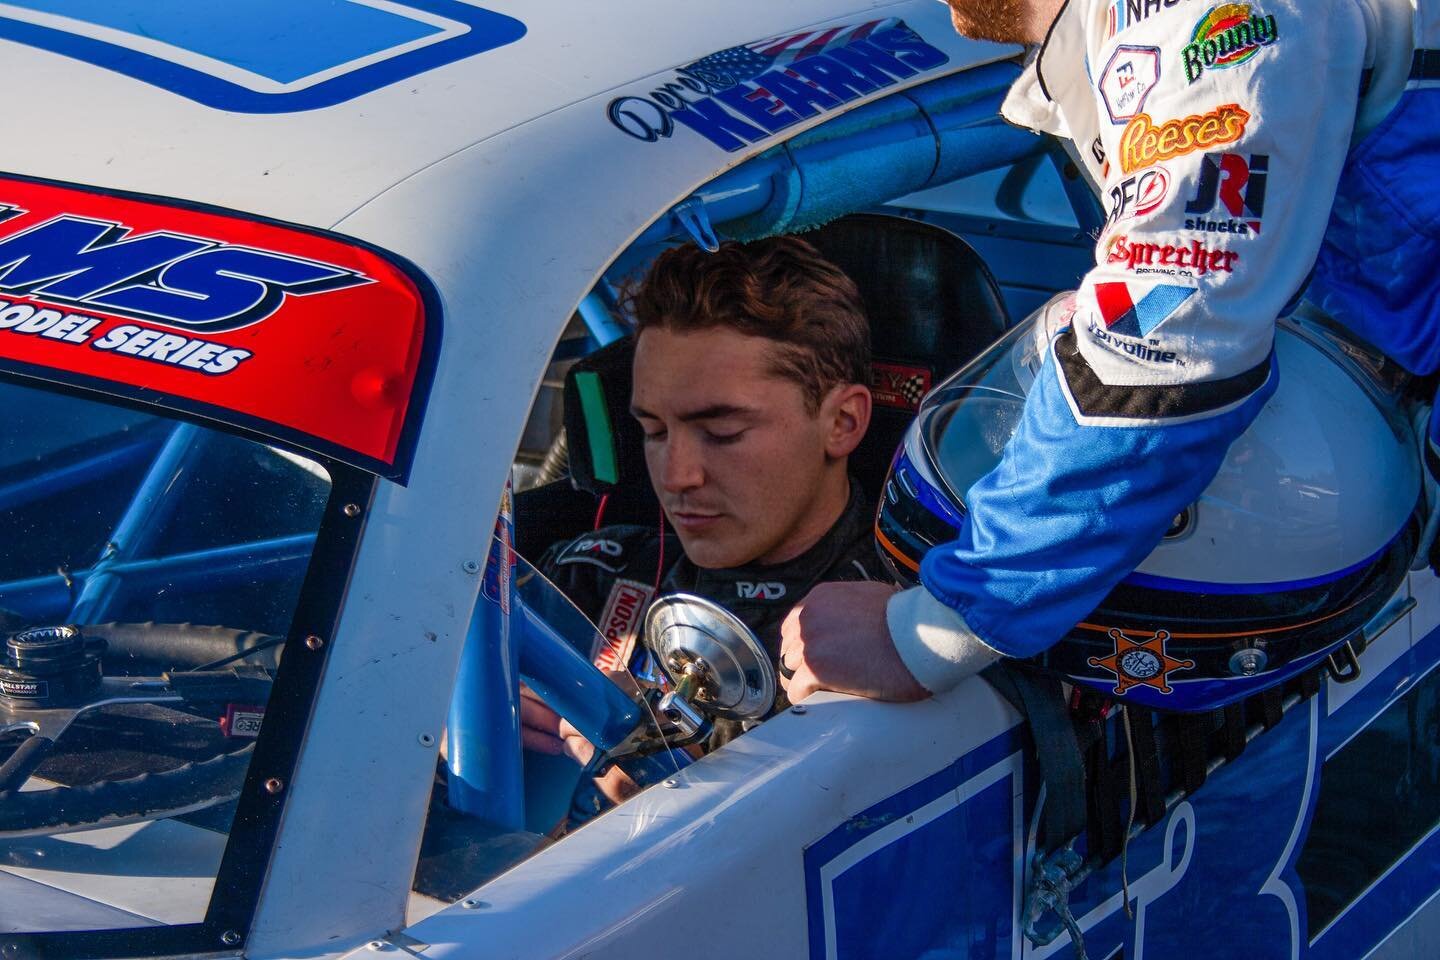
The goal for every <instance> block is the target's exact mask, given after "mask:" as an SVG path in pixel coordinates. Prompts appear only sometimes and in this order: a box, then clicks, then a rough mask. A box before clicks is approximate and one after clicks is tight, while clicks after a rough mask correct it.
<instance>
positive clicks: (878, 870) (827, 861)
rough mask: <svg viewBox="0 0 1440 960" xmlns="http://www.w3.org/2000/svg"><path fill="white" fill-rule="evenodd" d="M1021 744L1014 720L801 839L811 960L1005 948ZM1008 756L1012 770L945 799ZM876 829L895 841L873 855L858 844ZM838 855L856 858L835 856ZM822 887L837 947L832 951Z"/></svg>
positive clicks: (1010, 935) (1003, 953) (990, 953)
mask: <svg viewBox="0 0 1440 960" xmlns="http://www.w3.org/2000/svg"><path fill="white" fill-rule="evenodd" d="M1022 742H1023V740H1022V737H1021V735H1020V732H1019V730H1018V729H1015V730H1011V731H1008V732H1007V733H1005V734H1003V735H1001V736H1000V737H997V738H995V739H994V740H991V741H990V742H989V743H987V744H985V745H983V746H981V747H979V748H977V749H975V750H973V751H971V752H970V753H968V754H966V755H965V756H964V757H962V758H961V759H960V760H958V761H956V762H955V763H953V764H951V765H950V766H949V767H946V768H945V769H944V770H941V771H939V772H938V773H936V774H934V775H932V776H930V777H927V778H926V779H924V780H922V781H921V782H919V783H917V784H915V785H913V786H911V787H909V788H907V789H905V790H902V791H901V792H900V793H898V794H895V795H894V796H892V797H890V798H888V799H886V800H884V801H882V802H881V803H878V804H876V805H874V806H872V807H870V808H869V809H867V810H865V811H863V812H862V813H860V814H858V815H857V816H854V817H852V818H850V819H849V820H848V821H846V822H845V823H844V824H841V825H840V826H839V827H837V828H836V829H835V830H833V831H831V832H830V833H829V834H827V835H826V836H824V837H822V838H821V839H819V840H817V841H816V842H815V843H814V844H812V845H810V846H809V847H807V848H806V850H805V888H806V909H807V913H808V918H807V919H808V927H809V941H810V958H811V960H859V958H869V957H922V956H937V957H938V956H966V957H977V958H979V957H1009V956H1011V950H1012V945H1013V939H1014V935H1015V931H1014V928H1013V913H1012V904H1013V903H1014V896H1015V889H1014V877H1015V874H1014V870H1015V837H1016V833H1017V831H1018V829H1019V825H1018V824H1016V823H1015V799H1014V798H1015V795H1016V793H1017V792H1019V791H1020V790H1021V789H1022V784H1021V782H1020V780H1021V777H1020V776H1019V775H1018V772H1019V770H1020V769H1021V765H1022V764H1023V760H1022V759H1021V756H1020V751H1021V749H1022V747H1021V744H1022ZM1007 761H1010V762H1013V763H1014V764H1015V766H1014V769H1011V770H1006V771H1003V773H1001V775H999V776H998V778H996V779H994V780H993V782H989V783H988V784H985V785H980V786H979V788H978V789H976V790H974V791H973V792H971V793H970V795H969V796H967V797H966V798H965V799H964V800H963V801H961V802H959V803H958V804H955V805H953V806H951V805H950V804H951V803H952V802H953V799H954V798H955V797H956V796H957V794H956V791H957V790H961V789H962V788H963V786H964V785H965V784H966V783H968V782H969V781H971V780H972V779H974V778H975V777H976V776H977V774H981V773H984V772H986V771H992V769H993V768H994V767H995V766H996V765H997V764H1002V765H1003V764H1005V763H1006V762H1007ZM929 804H935V805H936V807H935V808H931V811H930V814H931V815H932V816H933V818H932V819H929V820H928V822H925V821H926V815H925V814H924V813H921V811H923V810H925V808H926V807H927V805H929ZM936 808H938V810H939V813H938V816H936V815H934V814H935V812H936ZM907 818H910V819H907ZM912 820H913V821H920V822H919V823H918V824H917V826H916V827H915V828H914V829H906V828H905V827H904V826H900V825H901V824H905V823H908V822H912ZM897 827H898V829H897ZM882 830H889V831H891V832H892V833H893V834H895V836H894V838H893V839H891V840H890V841H889V842H887V843H885V844H884V845H882V846H879V847H878V848H877V849H875V850H874V851H873V852H870V853H868V854H866V853H865V851H864V848H860V849H858V850H857V845H859V844H862V843H866V842H867V841H871V840H872V838H873V837H874V835H875V834H876V833H877V832H879V831H882ZM842 860H845V861H850V860H853V862H849V863H848V865H845V864H843V863H837V861H842ZM827 868H829V869H828V870H827ZM837 871H838V872H837ZM827 874H833V875H828V876H827ZM827 887H828V893H829V895H830V897H831V899H832V904H833V914H832V915H833V917H834V934H835V939H834V943H835V952H834V953H833V954H832V953H830V952H829V951H828V950H827V935H826V934H827V931H826V911H825V897H826V893H827Z"/></svg>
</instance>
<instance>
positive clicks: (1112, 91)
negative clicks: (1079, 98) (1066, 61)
mask: <svg viewBox="0 0 1440 960" xmlns="http://www.w3.org/2000/svg"><path fill="white" fill-rule="evenodd" d="M1159 82H1160V48H1159V47H1137V46H1131V45H1129V44H1123V43H1122V44H1121V45H1120V46H1118V47H1116V48H1115V52H1114V53H1113V54H1111V56H1110V61H1109V62H1108V63H1107V64H1105V70H1104V72H1103V73H1101V75H1100V98H1101V99H1102V100H1104V101H1105V109H1106V111H1108V112H1109V114H1110V122H1111V123H1115V124H1120V123H1125V122H1126V121H1127V120H1130V119H1132V118H1133V117H1134V116H1135V114H1137V113H1139V112H1140V111H1141V110H1144V109H1145V100H1146V98H1148V97H1149V96H1150V91H1151V90H1153V89H1154V88H1155V85H1156V84H1157V83H1159Z"/></svg>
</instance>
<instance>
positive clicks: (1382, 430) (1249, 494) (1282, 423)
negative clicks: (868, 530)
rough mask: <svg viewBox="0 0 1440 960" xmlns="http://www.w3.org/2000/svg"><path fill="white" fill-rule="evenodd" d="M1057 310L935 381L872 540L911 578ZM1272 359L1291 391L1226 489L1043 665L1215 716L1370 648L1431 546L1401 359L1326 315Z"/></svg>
mask: <svg viewBox="0 0 1440 960" xmlns="http://www.w3.org/2000/svg"><path fill="white" fill-rule="evenodd" d="M1057 299H1058V298H1057ZM1047 310H1048V311H1050V314H1051V316H1053V315H1054V313H1055V302H1054V301H1052V303H1051V304H1050V305H1048V306H1047V307H1046V308H1042V310H1041V311H1037V313H1036V314H1034V315H1032V316H1031V317H1030V318H1029V319H1027V320H1026V321H1025V322H1023V323H1021V324H1020V325H1018V326H1017V327H1016V328H1014V329H1013V330H1011V331H1010V332H1009V333H1008V334H1006V336H1005V337H1003V338H1002V339H1001V340H1000V341H998V342H997V343H996V344H994V345H993V346H992V347H991V348H990V349H988V350H987V351H986V352H984V353H982V354H981V355H980V356H978V357H977V358H976V359H975V360H974V361H972V362H971V363H970V364H969V365H967V366H966V367H965V368H963V369H962V370H960V371H959V372H958V373H956V374H955V375H954V376H952V377H950V378H949V379H948V380H946V381H944V382H943V383H941V384H940V385H939V386H938V387H936V388H935V390H934V391H933V392H932V393H931V394H930V396H929V397H927V398H926V400H925V402H924V403H923V404H922V405H921V408H920V411H919V413H918V415H917V417H916V419H915V422H914V423H913V424H912V425H911V426H910V429H909V431H908V432H907V434H906V436H905V439H904V442H903V443H902V445H901V447H900V449H899V450H898V451H897V452H896V454H895V458H894V460H893V461H892V463H891V467H890V473H889V476H888V477H887V478H886V483H885V487H884V493H883V495H882V497H881V500H880V504H879V508H878V511H877V515H876V526H875V533H876V541H877V544H878V546H879V548H880V553H881V556H882V557H883V558H884V560H885V562H886V563H887V565H888V566H889V567H890V570H891V572H892V573H893V574H894V575H895V576H896V577H897V578H898V579H899V580H900V581H901V582H902V583H906V584H909V585H914V584H915V583H916V582H917V581H918V578H919V569H920V560H921V558H922V557H923V556H924V554H925V552H926V551H927V550H929V548H930V547H932V546H935V545H937V544H941V543H945V542H947V541H949V540H953V539H955V536H956V532H957V530H958V529H959V527H960V525H961V523H962V522H963V520H964V517H965V500H964V495H965V493H966V491H968V490H969V488H970V486H971V484H972V483H974V482H975V481H976V480H978V479H979V478H980V477H981V476H983V475H984V474H985V473H987V472H989V470H990V469H991V468H992V467H993V466H994V465H995V464H996V463H997V462H998V460H999V459H1000V454H1001V451H1002V449H1003V448H1004V446H1005V444H1006V442H1007V441H1008V440H1009V439H1010V436H1011V435H1012V434H1013V433H1014V431H1015V429H1016V427H1017V425H1018V424H1019V422H1020V412H1021V408H1022V406H1023V404H1024V399H1025V395H1026V392H1027V391H1028V390H1029V388H1030V385H1031V384H1032V383H1033V382H1034V379H1035V377H1036V376H1037V374H1038V373H1039V370H1040V365H1041V361H1042V359H1043V353H1044V350H1045V349H1046V343H1045V341H1046V336H1045V334H1046V331H1045V330H1044V329H1043V327H1044V326H1046V324H1045V323H1044V321H1043V319H1042V318H1043V316H1044V315H1045V314H1046V312H1047ZM1275 349H1276V351H1277V354H1278V357H1279V364H1280V369H1281V374H1282V375H1281V377H1280V383H1279V387H1278V389H1277V391H1276V393H1275V395H1274V396H1273V397H1272V398H1271V399H1270V401H1269V402H1268V403H1267V404H1266V405H1265V407H1264V408H1263V409H1262V411H1261V412H1260V414H1259V415H1258V416H1257V418H1256V419H1255V421H1254V422H1253V423H1252V424H1251V425H1250V428H1249V429H1248V430H1247V431H1246V432H1245V433H1244V434H1243V435H1242V436H1241V437H1240V438H1239V439H1238V440H1237V441H1236V442H1235V443H1234V444H1233V445H1232V446H1231V447H1230V450H1229V453H1228V455H1227V457H1226V459H1225V461H1224V463H1223V465H1222V466H1221V468H1220V471H1219V474H1218V475H1217V476H1216V477H1215V479H1214V481H1212V482H1211V484H1210V486H1209V487H1207V488H1206V490H1205V491H1204V493H1203V494H1202V495H1201V496H1200V499H1199V500H1198V501H1197V502H1195V503H1193V504H1191V505H1189V506H1188V507H1187V508H1186V509H1185V510H1184V511H1183V512H1182V513H1181V514H1180V515H1179V516H1177V517H1176V518H1175V519H1174V521H1173V523H1172V524H1171V526H1170V529H1169V531H1168V532H1167V533H1166V534H1165V537H1164V539H1163V540H1162V541H1161V542H1160V544H1159V545H1158V546H1156V548H1155V550H1154V551H1153V552H1152V553H1151V554H1150V555H1149V556H1147V557H1146V558H1145V560H1144V562H1142V563H1141V564H1140V565H1139V567H1138V568H1137V569H1136V570H1135V571H1134V572H1133V573H1132V574H1130V575H1129V576H1127V577H1126V578H1125V579H1124V580H1123V581H1121V583H1120V584H1119V585H1117V586H1116V587H1115V588H1114V590H1112V591H1111V593H1110V594H1109V595H1108V596H1107V597H1106V598H1105V600H1104V601H1103V602H1102V603H1101V604H1100V606H1099V607H1098V608H1097V609H1096V610H1095V611H1094V612H1093V613H1092V614H1091V615H1090V616H1088V617H1086V618H1085V619H1084V620H1083V621H1082V622H1081V623H1080V624H1078V625H1077V626H1076V627H1075V628H1074V629H1072V630H1071V631H1070V633H1068V634H1067V635H1066V636H1065V637H1064V638H1063V639H1062V640H1061V641H1060V642H1058V643H1056V644H1055V645H1054V646H1052V647H1051V648H1050V649H1049V650H1047V651H1046V652H1045V653H1043V654H1041V655H1040V656H1039V657H1037V658H1036V660H1037V662H1038V663H1040V664H1041V665H1042V666H1046V667H1049V668H1051V669H1054V670H1056V671H1059V672H1060V673H1062V674H1064V675H1065V676H1066V677H1067V678H1069V679H1070V680H1072V681H1073V682H1075V683H1077V684H1081V685H1084V686H1086V687H1090V688H1093V689H1094V690H1097V691H1099V692H1101V693H1103V694H1105V695H1106V696H1108V697H1112V698H1116V699H1119V700H1121V701H1124V702H1129V703H1135V704H1137V705H1139V706H1144V707H1152V708H1158V709H1165V710H1176V711H1201V710H1212V709H1215V708H1217V707H1221V706H1224V705H1225V704H1228V703H1232V702H1234V701H1236V700H1239V699H1241V698H1243V697H1247V696H1250V695H1251V694H1254V693H1257V692H1259V691H1261V690H1263V689H1266V688H1268V687H1271V686H1274V685H1275V684H1278V683H1281V682H1283V681H1285V680H1287V679H1289V678H1291V677H1294V676H1296V675H1298V674H1300V673H1302V672H1304V671H1306V670H1307V669H1311V668H1313V667H1318V666H1319V665H1320V664H1321V662H1322V660H1323V659H1324V658H1325V657H1326V656H1327V655H1328V654H1331V653H1333V652H1335V651H1336V650H1337V649H1338V648H1340V647H1341V646H1342V645H1344V644H1345V643H1346V642H1347V641H1350V642H1355V645H1356V647H1360V646H1362V644H1363V628H1364V626H1365V624H1366V623H1367V621H1369V620H1370V619H1371V618H1372V617H1374V616H1375V614H1376V613H1378V612H1379V611H1380V610H1381V609H1382V608H1383V607H1384V605H1385V603H1386V601H1387V600H1388V599H1389V598H1390V597H1391V596H1392V595H1393V594H1394V593H1395V591H1396V590H1397V589H1398V588H1399V587H1400V586H1401V585H1402V583H1403V581H1404V578H1405V574H1406V571H1407V569H1408V567H1409V563H1410V560H1411V558H1412V556H1413V555H1414V552H1415V549H1416V545H1417V542H1418V540H1419V537H1420V528H1421V526H1422V514H1423V501H1422V496H1421V494H1422V481H1421V473H1420V469H1421V468H1420V462H1419V454H1418V446H1417V444H1416V441H1415V439H1414V432H1413V430H1412V428H1411V426H1410V421H1409V420H1408V418H1407V415H1406V412H1405V406H1404V403H1403V400H1402V397H1401V392H1400V390H1399V388H1398V386H1397V384H1396V383H1394V382H1391V381H1392V380H1393V378H1390V377H1387V374H1389V373H1391V372H1393V371H1394V370H1395V368H1394V366H1393V365H1388V364H1387V363H1386V361H1385V360H1384V358H1383V357H1380V356H1379V355H1378V354H1373V353H1370V352H1369V351H1368V350H1367V348H1364V347H1362V346H1360V345H1359V344H1357V343H1354V342H1352V341H1351V340H1349V339H1348V338H1347V337H1346V335H1345V334H1344V333H1343V332H1342V331H1340V330H1338V329H1336V328H1335V326H1334V325H1333V323H1332V322H1330V321H1328V320H1327V319H1325V318H1323V317H1320V316H1317V315H1310V316H1307V317H1305V318H1303V319H1301V318H1289V319H1285V320H1281V321H1280V322H1279V324H1278V327H1277V330H1276V339H1275Z"/></svg>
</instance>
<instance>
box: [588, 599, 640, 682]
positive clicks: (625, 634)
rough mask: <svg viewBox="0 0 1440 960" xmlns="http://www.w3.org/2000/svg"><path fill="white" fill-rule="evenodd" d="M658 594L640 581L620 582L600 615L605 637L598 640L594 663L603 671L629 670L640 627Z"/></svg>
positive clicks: (592, 655) (594, 650)
mask: <svg viewBox="0 0 1440 960" xmlns="http://www.w3.org/2000/svg"><path fill="white" fill-rule="evenodd" d="M654 596H655V591H654V590H653V589H652V588H651V586H650V585H649V584H648V583H641V582H640V581H638V580H623V579H622V580H616V581H615V585H614V586H613V587H611V588H610V598H609V599H608V600H606V601H605V609H604V611H603V612H601V614H600V632H601V636H598V637H596V638H595V645H594V647H593V648H592V649H591V651H590V661H591V662H592V663H594V664H595V666H597V667H599V668H600V669H601V670H628V669H629V668H630V657H631V655H632V654H633V653H634V652H635V642H636V638H637V636H638V635H639V632H640V623H641V621H642V620H643V619H644V617H645V611H646V610H647V609H648V608H649V607H650V600H651V598H653V597H654Z"/></svg>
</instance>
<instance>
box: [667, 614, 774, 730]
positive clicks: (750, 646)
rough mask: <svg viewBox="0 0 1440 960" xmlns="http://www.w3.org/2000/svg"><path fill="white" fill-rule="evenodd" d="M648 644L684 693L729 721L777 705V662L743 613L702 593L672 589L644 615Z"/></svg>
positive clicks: (705, 710) (756, 716) (711, 713)
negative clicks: (746, 620)
mask: <svg viewBox="0 0 1440 960" xmlns="http://www.w3.org/2000/svg"><path fill="white" fill-rule="evenodd" d="M645 644H646V646H648V647H649V648H650V650H651V651H652V652H653V653H654V654H655V657H656V659H658V660H659V662H660V667H661V669H663V670H664V671H665V674H666V675H667V676H668V677H669V678H670V682H671V683H672V684H673V685H674V687H675V689H676V690H677V691H684V693H683V694H682V696H683V698H684V699H686V700H688V701H690V702H691V703H692V704H693V705H694V706H695V707H696V708H697V709H698V710H700V711H701V712H703V713H705V714H708V715H709V716H712V717H721V718H723V719H726V720H759V719H761V718H763V717H764V716H765V715H766V714H768V713H769V712H770V708H771V707H773V706H774V705H775V690H776V685H775V664H774V663H772V662H771V661H770V654H769V653H767V652H766V650H765V647H764V646H763V645H762V644H761V643H760V640H759V639H758V638H757V637H756V636H755V633H754V631H753V630H751V629H750V628H749V627H747V626H745V624H744V623H743V622H742V621H741V620H740V618H739V617H737V616H735V614H733V613H731V612H730V611H729V610H726V609H725V608H724V607H722V606H720V605H719V604H717V603H713V602H712V601H710V600H706V599H705V598H703V597H696V596H691V595H690V594H686V593H672V594H670V595H669V596H665V597H661V598H660V599H659V600H656V601H655V603H654V604H652V605H651V607H650V612H649V613H648V614H646V616H645Z"/></svg>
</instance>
